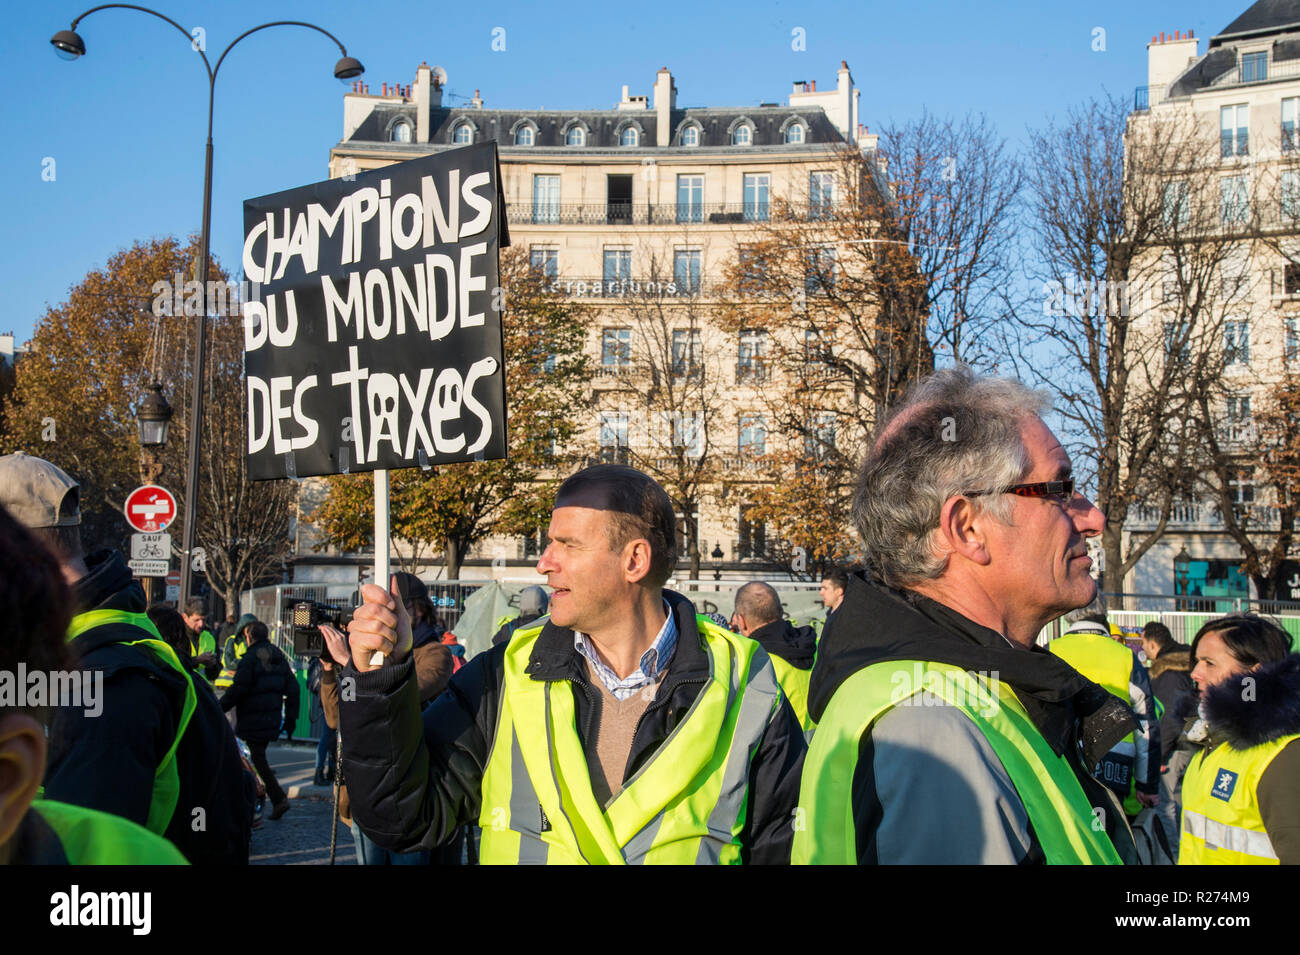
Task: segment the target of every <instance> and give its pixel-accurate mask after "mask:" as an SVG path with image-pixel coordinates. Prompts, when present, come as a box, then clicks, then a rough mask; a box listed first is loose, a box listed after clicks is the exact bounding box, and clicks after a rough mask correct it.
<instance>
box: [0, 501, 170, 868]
mask: <svg viewBox="0 0 1300 955" xmlns="http://www.w3.org/2000/svg"><path fill="white" fill-rule="evenodd" d="M0 606H3V607H4V611H5V612H4V613H3V614H0V673H3V674H7V675H9V674H15V673H18V672H26V673H27V674H28V675H29V676H30V675H32V674H36V673H41V674H45V675H46V685H47V686H59V685H60V682H61V681H59V680H56V679H53V677H55V676H56V675H58V674H66V673H67V672H68V671H69V670H72V669H73V668H74V667H75V662H74V661H73V660H72V658H71V655H70V654H69V653H68V649H67V644H66V641H65V634H66V633H67V629H68V624H69V620H70V611H71V606H72V597H71V594H70V593H69V591H68V587H67V585H66V584H65V582H64V580H63V574H62V571H61V569H60V567H59V564H58V561H56V560H55V559H54V557H53V555H52V554H50V553H49V552H48V551H47V550H46V549H45V547H44V546H43V545H42V544H41V543H40V542H39V541H38V540H37V539H36V537H35V536H34V535H32V534H31V533H30V532H29V531H27V530H26V529H25V528H24V527H22V526H21V525H20V524H19V523H18V522H17V521H15V520H14V518H13V517H12V516H11V515H10V514H9V512H8V511H7V510H6V509H5V508H4V507H0ZM79 682H80V681H79ZM62 683H63V685H65V686H66V685H67V682H66V681H62ZM29 686H30V683H29V681H23V686H22V687H21V688H17V687H15V686H14V685H13V684H10V686H9V687H8V690H10V691H12V690H15V689H19V690H20V692H23V693H24V696H25V693H26V690H27V689H28V687H29ZM81 688H84V687H79V689H81ZM91 689H92V692H93V683H92V685H91ZM52 702H54V701H52V700H49V699H39V700H34V699H27V698H24V699H21V700H20V699H16V698H10V697H8V696H7V695H6V693H5V692H4V691H0V770H3V771H0V864H10V865H42V864H44V865H67V864H72V865H96V864H114V863H117V864H121V863H130V864H137V865H184V864H185V857H184V856H182V855H181V854H180V852H179V851H177V849H176V848H175V847H174V846H173V845H172V844H171V843H170V842H168V841H167V840H166V839H164V838H162V837H161V836H157V835H154V834H153V833H151V832H149V831H148V830H147V829H145V828H143V827H142V826H138V825H136V824H135V823H133V822H130V821H129V820H126V819H122V818H120V817H118V816H111V815H109V814H108V813H103V812H97V811H95V810H93V809H83V808H81V807H79V806H70V805H66V804H63V803H56V802H50V801H48V800H41V799H36V798H35V797H36V795H37V793H38V791H39V790H40V786H41V780H42V778H43V777H44V775H45V756H46V733H47V731H48V726H49V721H50V715H51V711H52V708H51V703H52ZM83 702H84V701H83Z"/></svg>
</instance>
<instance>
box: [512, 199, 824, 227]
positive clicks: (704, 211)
mask: <svg viewBox="0 0 1300 955" xmlns="http://www.w3.org/2000/svg"><path fill="white" fill-rule="evenodd" d="M781 209H783V210H784V211H781ZM506 211H507V215H508V217H509V218H508V221H509V222H510V224H511V225H734V224H742V225H743V224H744V223H747V222H768V221H775V220H778V219H783V220H786V221H795V222H816V221H819V220H823V219H831V218H834V215H835V206H834V204H832V203H830V202H803V203H786V204H784V205H783V206H782V207H780V209H778V207H777V205H776V204H775V203H772V204H769V203H755V202H691V203H676V202H664V203H656V204H653V205H651V204H650V203H640V202H638V203H632V202H511V203H508V204H507V206H506Z"/></svg>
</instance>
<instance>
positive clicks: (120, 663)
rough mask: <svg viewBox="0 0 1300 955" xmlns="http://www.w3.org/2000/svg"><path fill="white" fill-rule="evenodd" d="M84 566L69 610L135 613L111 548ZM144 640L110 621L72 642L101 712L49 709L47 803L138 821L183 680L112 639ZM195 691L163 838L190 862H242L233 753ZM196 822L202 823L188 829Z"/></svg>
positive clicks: (212, 707)
mask: <svg viewBox="0 0 1300 955" xmlns="http://www.w3.org/2000/svg"><path fill="white" fill-rule="evenodd" d="M86 564H87V567H88V568H89V570H90V573H89V574H88V575H87V576H86V577H84V578H82V579H81V580H80V581H78V582H77V584H76V585H75V587H74V589H73V596H74V601H75V609H76V611H77V612H78V613H84V612H86V611H89V610H125V611H128V612H130V613H144V610H145V600H144V592H143V591H142V590H141V588H140V585H139V584H138V583H137V582H136V581H134V580H133V579H132V577H131V571H130V570H128V569H127V566H126V563H125V562H124V561H123V560H122V557H121V556H120V555H119V554H118V553H117V552H116V551H99V552H97V553H94V554H91V555H90V556H89V557H88V558H86ZM146 636H148V634H147V633H145V632H144V631H142V630H139V629H137V628H136V627H132V626H130V625H127V624H112V625H108V626H103V627H97V628H95V629H94V630H89V631H87V632H86V633H84V634H82V635H81V636H79V637H78V638H77V639H76V640H74V641H73V642H72V644H71V646H72V650H73V652H74V653H75V654H76V655H77V657H78V658H79V659H80V664H81V667H82V669H87V670H95V671H99V672H102V673H103V675H104V676H103V698H102V707H103V711H102V713H101V714H100V715H98V716H94V717H92V716H89V715H88V713H87V712H86V710H85V709H84V708H75V707H61V708H59V709H58V710H56V711H55V715H54V721H53V725H52V726H51V729H50V758H49V765H48V766H47V768H46V771H45V797H46V798H47V799H54V800H58V801H61V802H68V803H73V804H74V805H78V806H86V807H89V808H91V809H99V810H102V811H103V812H110V813H113V814H115V815H118V816H123V817H125V818H127V819H130V820H131V821H133V822H137V823H139V824H140V825H144V824H145V822H146V821H147V819H148V817H149V805H150V802H151V801H152V793H153V783H154V773H155V772H156V771H157V769H158V765H159V763H160V762H161V761H162V758H163V756H164V755H165V754H166V752H167V749H168V748H169V747H170V746H171V744H172V742H173V741H174V739H175V737H176V726H177V723H178V721H179V719H180V714H181V707H182V705H183V703H184V699H185V683H184V681H183V679H182V677H181V676H180V675H179V674H177V673H176V671H175V670H173V669H172V668H171V667H169V666H167V665H166V664H164V663H161V662H160V661H158V660H157V659H156V658H155V657H154V656H153V655H151V654H150V653H148V652H146V651H144V650H141V649H138V648H136V647H129V646H125V645H124V644H123V643H121V642H120V641H123V640H138V639H141V638H142V637H146ZM194 690H195V693H196V698H197V706H196V709H195V711H194V715H193V716H192V717H191V718H190V723H189V727H188V729H187V730H186V732H185V735H184V737H182V739H181V744H180V747H179V748H178V750H177V755H176V759H177V768H178V772H179V774H180V798H179V800H178V801H177V804H176V811H175V813H174V814H173V815H172V821H171V825H170V826H169V827H168V828H167V831H166V832H165V833H164V835H165V836H166V837H167V838H168V839H170V840H171V842H172V843H173V844H174V845H175V846H176V848H178V849H179V850H180V851H181V852H182V853H183V854H184V855H185V858H187V859H188V860H189V861H190V862H192V863H194V864H201V863H212V862H216V863H246V862H247V861H248V839H249V834H250V815H251V814H250V810H249V807H248V805H247V804H246V801H245V795H244V781H243V764H242V763H241V761H240V759H239V748H238V746H237V745H236V743H235V737H234V734H233V733H231V731H230V724H229V723H227V722H226V720H225V718H224V717H223V716H222V715H221V710H220V708H219V707H218V705H217V700H216V697H215V696H214V695H213V694H212V690H211V688H210V687H208V685H207V684H206V683H205V682H204V681H203V680H202V679H199V678H197V677H195V678H194ZM197 810H202V813H201V814H200V813H199V812H197ZM199 819H202V821H203V825H202V826H196V825H194V823H195V822H196V821H197V820H199Z"/></svg>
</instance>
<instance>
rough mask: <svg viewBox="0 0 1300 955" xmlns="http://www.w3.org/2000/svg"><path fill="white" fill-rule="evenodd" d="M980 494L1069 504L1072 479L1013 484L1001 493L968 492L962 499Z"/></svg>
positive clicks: (1072, 488) (1071, 495)
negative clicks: (1042, 499)
mask: <svg viewBox="0 0 1300 955" xmlns="http://www.w3.org/2000/svg"><path fill="white" fill-rule="evenodd" d="M981 494H1016V495H1019V496H1020V497H1044V498H1047V499H1048V500H1049V501H1055V502H1056V503H1057V504H1069V503H1070V502H1071V501H1072V500H1074V478H1066V479H1065V480H1064V481H1039V482H1038V483H1036V484H1013V485H1011V487H1009V488H1005V489H1003V490H1001V491H970V492H968V493H967V494H965V495H963V496H964V497H978V496H979V495H981Z"/></svg>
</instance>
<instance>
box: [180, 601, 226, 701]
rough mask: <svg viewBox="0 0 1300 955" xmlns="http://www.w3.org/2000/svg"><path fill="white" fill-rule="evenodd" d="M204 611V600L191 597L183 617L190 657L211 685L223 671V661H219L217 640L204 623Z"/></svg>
mask: <svg viewBox="0 0 1300 955" xmlns="http://www.w3.org/2000/svg"><path fill="white" fill-rule="evenodd" d="M203 611H204V607H203V598H202V597H191V598H190V599H189V603H188V604H187V605H186V607H185V612H184V613H183V614H182V615H181V616H182V617H184V618H185V626H186V628H187V629H188V630H189V638H190V657H191V658H192V659H193V660H194V662H195V664H197V665H198V667H199V668H200V672H201V673H202V675H203V678H204V679H205V680H207V681H208V682H209V683H211V682H212V681H213V680H214V679H215V678H216V676H217V672H218V671H219V670H220V669H221V661H220V660H219V659H217V638H216V637H214V636H213V635H212V631H210V630H209V629H208V627H207V624H206V623H204V621H203Z"/></svg>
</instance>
